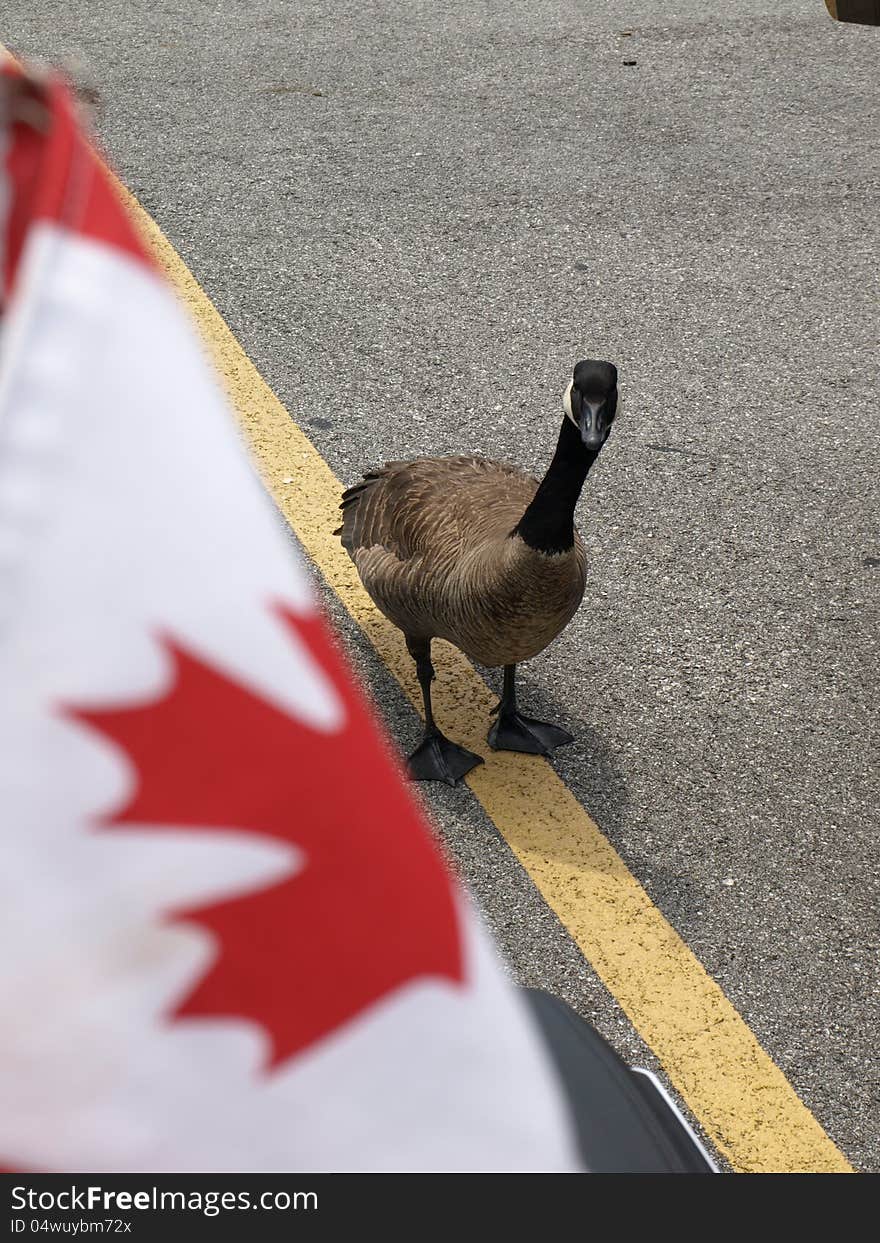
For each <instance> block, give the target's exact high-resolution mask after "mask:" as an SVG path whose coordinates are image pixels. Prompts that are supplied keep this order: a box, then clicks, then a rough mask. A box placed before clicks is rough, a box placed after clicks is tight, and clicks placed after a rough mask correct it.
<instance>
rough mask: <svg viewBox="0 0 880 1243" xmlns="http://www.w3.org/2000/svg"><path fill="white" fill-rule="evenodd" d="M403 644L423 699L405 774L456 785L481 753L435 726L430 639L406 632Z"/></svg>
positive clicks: (478, 762) (481, 759) (415, 779)
mask: <svg viewBox="0 0 880 1243" xmlns="http://www.w3.org/2000/svg"><path fill="white" fill-rule="evenodd" d="M406 646H407V648H408V649H409V654H410V656H412V658H413V660H414V661H415V662H416V673H417V674H418V679H419V686H420V687H421V688H422V699H423V700H424V701H425V732H424V734H423V735H422V741H421V742H420V743H419V745H418V746H417V747H416V749H415V751H413V752H412V754H411V755H410V756H409V757H408V760H407V766H408V768H409V775H410V777H412V779H413V781H445V782H446V784H447V785H451V786H454V785H458V783H459V781H460V779H461V778H462V777H463V776H464V775H465V773H469V772H470V771H471V769H472V768H476V766H477V765H478V764H482V763H483V757H482V756H481V755H475V754H474V752H473V751H467V750H465V748H464V747H459V746H458V745H457V744H456V743H454V742H451V741H450V740H449V739H448V738H447V737H446V736H445V735H444V734H441V733H440V730H439V729H438V728H437V725H436V723H435V721H434V713H433V711H432V709H431V682H432V681H433V679H434V676H435V674H434V666H433V665H432V664H431V640H430V639H411V638H410V637H409V635H407V637H406Z"/></svg>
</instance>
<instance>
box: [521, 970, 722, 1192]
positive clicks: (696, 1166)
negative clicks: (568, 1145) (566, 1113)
mask: <svg viewBox="0 0 880 1243" xmlns="http://www.w3.org/2000/svg"><path fill="white" fill-rule="evenodd" d="M521 991H522V993H523V994H524V995H525V998H526V1001H527V1002H528V1005H529V1008H530V1009H531V1011H532V1013H533V1015H534V1017H535V1019H536V1020H537V1023H538V1026H539V1027H540V1029H541V1032H542V1034H543V1036H544V1039H545V1041H546V1043H547V1045H548V1047H549V1050H550V1053H551V1056H552V1058H553V1061H554V1063H555V1065H556V1069H557V1071H558V1072H559V1075H560V1078H561V1079H562V1083H563V1086H564V1088H565V1094H566V1098H567V1100H568V1104H569V1108H570V1110H571V1114H572V1118H573V1121H574V1125H575V1129H576V1131H577V1136H578V1143H579V1145H580V1150H581V1154H582V1156H583V1160H584V1163H585V1165H586V1168H587V1169H588V1170H589V1171H590V1172H591V1173H594V1174H713V1173H717V1168H716V1166H715V1165H714V1163H713V1161H712V1160H711V1158H710V1157H709V1155H708V1153H706V1151H705V1150H704V1149H703V1147H702V1145H701V1144H700V1142H699V1140H698V1139H697V1137H696V1136H695V1135H694V1133H693V1132H692V1131H691V1129H690V1127H689V1126H688V1125H687V1123H686V1122H685V1120H684V1118H682V1116H681V1115H680V1114H679V1112H678V1110H677V1109H676V1107H675V1106H674V1104H673V1103H672V1101H671V1100H670V1099H669V1098H668V1097H667V1096H666V1094H665V1092H664V1090H663V1089H662V1088H661V1087H660V1085H659V1083H658V1082H657V1081H656V1080H655V1079H654V1078H653V1076H651V1075H650V1074H649V1073H648V1072H647V1071H641V1070H636V1069H633V1068H632V1067H630V1066H627V1064H626V1062H624V1061H623V1060H622V1059H621V1058H620V1057H618V1055H617V1054H616V1053H615V1051H614V1050H613V1049H612V1048H611V1046H610V1045H609V1044H608V1043H607V1041H605V1040H603V1038H602V1037H601V1036H600V1035H599V1033H598V1032H597V1031H596V1030H595V1029H594V1028H593V1027H591V1026H590V1024H589V1023H587V1022H585V1021H584V1020H583V1019H582V1018H581V1017H580V1016H579V1015H578V1014H576V1013H575V1011H574V1010H572V1009H571V1007H570V1006H567V1005H566V1004H565V1002H563V1001H560V1000H559V998H558V997H554V996H552V995H551V994H550V993H545V992H543V991H542V990H541V989H538V988H524V989H522V990H521Z"/></svg>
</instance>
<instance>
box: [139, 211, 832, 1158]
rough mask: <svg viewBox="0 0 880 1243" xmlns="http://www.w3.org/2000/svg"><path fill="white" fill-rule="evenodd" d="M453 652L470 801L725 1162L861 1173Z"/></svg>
mask: <svg viewBox="0 0 880 1243" xmlns="http://www.w3.org/2000/svg"><path fill="white" fill-rule="evenodd" d="M120 192H121V194H122V196H123V198H124V200H125V202H126V203H127V205H128V207H129V209H130V211H131V213H132V215H133V217H134V219H135V222H136V224H137V225H138V226H139V228H140V230H141V232H142V234H143V236H144V238H145V239H146V242H147V244H148V246H149V247H150V249H151V251H152V253H153V255H154V256H155V258H156V260H157V262H158V264H159V265H160V267H161V268H162V269H163V270H164V271H165V272H166V274H167V276H168V278H169V279H170V281H171V283H172V284H173V285H174V287H175V288H176V289H177V290H178V292H179V294H180V296H181V297H182V299H183V300H184V302H185V303H186V304H187V306H188V307H189V310H190V312H191V314H192V316H193V317H194V319H195V321H196V323H197V325H198V327H199V329H200V331H201V336H202V339H203V341H204V342H205V344H206V346H207V347H208V350H209V352H210V355H211V357H212V358H213V361H214V364H215V366H216V368H217V369H218V370H219V373H220V375H221V377H222V378H223V380H224V382H225V385H226V388H227V391H228V394H229V397H230V399H231V402H232V405H233V408H234V410H235V412H236V414H237V416H238V419H239V422H240V425H241V427H242V430H243V432H244V435H245V438H246V441H247V443H248V445H249V447H250V450H251V453H252V457H253V458H254V459H255V461H256V466H257V469H258V470H259V473H260V475H261V477H262V479H263V482H264V484H265V486H266V487H267V489H268V490H269V492H270V493H271V495H272V496H273V497H274V499H275V502H276V504H277V505H278V507H279V508H280V510H281V512H282V513H283V514H284V516H285V518H286V519H287V521H288V522H289V523H290V526H291V527H292V528H293V530H294V532H295V533H296V535H297V537H298V539H299V540H300V542H301V543H302V545H303V547H304V548H305V550H306V551H307V553H308V554H309V556H310V557H311V558H312V559H313V560H314V561H315V563H316V564H317V566H318V567H319V569H320V570H321V572H322V574H323V576H324V578H325V580H326V581H327V583H328V584H329V585H330V586H331V587H332V588H333V590H334V591H335V592H336V594H337V595H338V596H339V598H340V599H341V601H342V603H343V604H344V605H345V607H346V609H347V610H348V611H349V613H350V614H351V615H352V617H353V618H354V620H355V621H356V622H357V624H358V625H359V626H360V628H361V629H362V630H363V632H364V633H365V635H366V636H367V637H368V639H369V640H370V642H371V643H372V644H373V645H374V647H375V648H376V650H377V652H378V653H379V655H380V657H381V658H382V660H383V661H384V662H385V664H386V665H387V666H388V668H389V669H390V670H391V672H392V673H393V674H394V676H395V677H396V678H397V680H398V682H399V683H400V684H401V686H402V687H403V689H404V691H405V692H406V694H407V695H408V696H409V698H410V699H411V701H412V702H413V703H414V704H415V705H416V707H420V705H421V696H420V694H419V691H418V685H417V683H416V680H415V677H414V671H413V662H412V660H411V659H410V657H409V655H408V654H407V652H406V648H405V646H404V643H403V639H402V636H401V635H400V633H399V632H398V631H397V630H396V629H395V628H394V627H393V626H392V625H391V624H390V623H389V622H387V621H386V620H385V618H384V617H382V616H381V614H379V613H378V612H377V610H376V609H375V607H374V605H373V603H372V601H371V600H370V599H369V597H368V596H367V594H366V592H365V591H364V589H363V587H362V585H361V583H360V580H359V578H358V576H357V573H356V571H355V569H354V566H353V565H352V563H351V561H350V560H349V558H348V556H347V555H346V553H345V552H344V551H343V549H342V547H341V545H340V543H339V540H338V538H336V537H334V536H333V535H332V534H331V532H332V531H333V529H334V527H335V526H336V525H337V524H338V520H339V519H338V505H339V495H340V491H341V488H342V485H341V484H340V482H339V480H337V479H336V477H335V476H334V475H333V472H332V471H331V470H330V467H329V466H328V465H327V463H326V462H325V461H324V459H323V458H322V457H321V456H320V454H319V453H318V451H317V450H316V449H315V447H314V446H313V445H312V443H311V441H310V440H309V439H308V438H307V437H306V436H305V434H304V433H303V432H302V431H301V430H300V428H299V427H298V426H297V425H296V424H295V423H294V421H293V419H292V418H291V416H290V415H289V414H288V412H287V410H286V409H285V408H284V406H282V404H281V402H280V401H279V400H278V398H277V397H276V396H275V394H274V393H273V392H272V391H271V389H270V388H269V386H268V385H267V384H266V382H265V381H264V380H263V378H262V377H261V376H260V374H259V373H258V372H257V370H256V368H255V367H254V365H253V363H252V362H251V361H250V359H249V358H248V357H247V355H246V354H245V353H244V351H243V350H242V348H241V346H240V345H239V344H238V342H237V340H236V339H235V337H234V336H233V334H232V333H231V332H230V330H229V328H228V327H227V325H226V323H225V322H224V320H223V319H222V317H221V316H220V314H219V312H218V311H217V309H216V308H215V307H214V305H213V304H212V303H211V301H210V299H209V298H208V296H207V294H205V292H204V291H203V290H202V289H201V287H200V286H199V285H198V283H197V282H196V280H195V278H194V277H193V275H192V273H191V272H190V271H189V269H188V268H187V267H186V265H185V264H184V262H183V261H182V259H181V258H180V257H179V255H178V254H177V253H176V251H175V250H174V248H173V247H172V245H171V243H170V242H169V241H168V240H167V238H165V236H164V235H163V233H162V232H161V230H160V229H159V228H158V226H157V225H156V223H155V222H154V221H153V220H152V219H151V217H150V216H148V215H147V213H146V212H145V211H144V210H143V208H142V207H141V206H140V205H139V204H138V202H137V201H136V200H135V199H134V198H133V197H132V196H131V195H130V194H129V193H128V191H126V190H125V189H124V188H122V187H120ZM288 480H292V482H288ZM438 646H440V647H441V648H442V650H441V651H440V652H439V653H438V656H439V660H438V664H439V665H440V666H441V668H442V676H441V678H440V679H439V681H438V693H437V695H436V700H437V712H436V715H437V719H438V723H439V724H440V725H441V727H442V728H443V730H444V732H447V733H448V734H449V735H450V736H451V737H453V738H455V739H456V740H457V741H459V742H461V743H462V744H463V745H464V746H466V747H468V748H469V749H470V750H473V751H477V752H479V753H480V754H482V755H484V756H485V757H486V763H485V765H484V766H482V767H480V768H477V769H475V770H474V771H473V772H472V773H471V774H470V775H469V777H468V783H469V785H470V787H471V789H472V790H473V792H474V794H475V795H476V797H477V798H478V799H479V801H480V802H481V803H482V805H483V807H484V809H485V811H486V813H487V814H488V815H489V817H490V818H491V820H492V821H493V822H494V823H495V825H496V826H497V827H498V829H499V830H500V832H501V833H502V834H503V836H504V837H505V839H506V840H507V842H508V844H509V845H510V847H511V849H512V850H513V851H514V853H515V855H516V857H517V858H518V859H519V861H520V863H521V864H522V865H523V867H524V868H525V869H526V871H527V872H528V874H529V875H530V876H531V878H532V880H533V881H534V883H535V885H536V886H537V888H538V890H539V892H540V893H541V895H542V897H543V898H544V900H545V901H546V902H547V904H548V905H549V906H550V908H551V909H552V910H553V911H554V912H555V913H556V914H557V916H558V917H559V919H560V920H561V921H562V923H563V924H564V926H565V927H566V928H567V929H568V931H569V933H570V935H571V936H572V937H573V938H574V940H575V942H576V943H577V944H578V946H579V947H580V949H581V950H582V952H583V953H584V955H585V956H586V958H587V959H588V961H589V962H590V963H591V964H592V966H593V968H594V969H595V971H596V972H597V974H598V975H599V976H600V977H601V979H602V980H603V982H604V983H605V985H606V986H607V988H608V989H609V990H610V992H611V993H612V994H613V995H614V997H615V998H616V999H617V1001H618V1002H619V1003H620V1005H621V1006H622V1007H623V1009H624V1011H625V1012H626V1014H627V1016H628V1018H629V1020H630V1022H631V1023H632V1024H633V1026H634V1027H635V1028H636V1030H637V1031H638V1032H639V1033H640V1034H641V1036H642V1038H643V1039H644V1040H645V1042H646V1043H647V1044H648V1045H649V1046H650V1047H651V1048H652V1049H653V1051H654V1052H655V1053H656V1055H657V1057H658V1058H659V1059H660V1061H661V1063H662V1065H663V1068H664V1071H665V1072H666V1074H667V1075H668V1077H669V1079H670V1081H671V1082H672V1083H673V1084H674V1085H675V1087H676V1088H677V1090H678V1091H679V1092H680V1093H681V1096H682V1097H683V1098H684V1100H685V1101H686V1102H687V1104H688V1106H689V1107H690V1109H691V1110H692V1112H693V1113H694V1115H695V1116H696V1117H697V1118H698V1119H699V1121H700V1123H701V1125H702V1126H703V1127H704V1129H705V1131H706V1133H707V1134H708V1135H709V1136H710V1137H711V1139H712V1141H713V1142H714V1143H715V1144H716V1146H717V1147H718V1149H719V1151H720V1152H722V1153H723V1154H724V1155H725V1156H726V1157H727V1159H728V1160H729V1161H730V1163H731V1165H732V1166H733V1167H734V1168H735V1169H737V1170H742V1171H748V1172H756V1173H757V1172H787V1173H798V1172H823V1171H824V1172H838V1173H844V1172H851V1169H852V1167H851V1166H850V1164H849V1162H848V1161H847V1160H846V1158H845V1157H844V1155H843V1153H842V1152H840V1150H839V1149H838V1148H837V1147H836V1146H835V1145H834V1144H833V1143H832V1141H831V1140H830V1139H829V1138H828V1136H827V1135H826V1134H825V1132H824V1131H823V1130H822V1128H821V1127H820V1125H819V1123H818V1122H817V1121H816V1119H815V1118H814V1117H813V1115H812V1114H811V1113H810V1112H809V1110H808V1109H807V1108H806V1106H805V1105H804V1104H803V1103H802V1102H801V1101H800V1100H799V1098H798V1097H797V1095H796V1094H795V1092H794V1089H793V1088H792V1087H791V1085H790V1084H789V1083H788V1081H787V1080H786V1078H785V1076H784V1075H783V1074H782V1072H781V1071H780V1070H779V1068H778V1067H777V1066H776V1065H775V1064H774V1063H773V1062H772V1060H771V1059H770V1058H769V1057H768V1055H767V1054H766V1053H765V1052H764V1050H763V1049H762V1048H761V1046H760V1045H759V1043H758V1041H757V1040H756V1039H755V1037H754V1035H753V1034H752V1032H751V1031H750V1030H749V1028H748V1026H747V1025H746V1023H745V1022H744V1021H743V1019H742V1018H741V1017H740V1015H739V1014H738V1012H737V1011H736V1010H735V1009H734V1007H733V1006H732V1005H731V1004H730V1002H729V1001H728V1000H727V998H726V997H725V995H724V993H723V992H722V991H721V989H720V988H719V987H718V985H717V984H716V983H715V981H714V980H713V979H712V978H711V977H710V976H709V975H708V974H707V972H706V971H705V969H704V968H703V966H702V965H701V963H700V962H699V961H698V960H697V959H696V958H695V956H694V955H693V954H692V953H691V951H690V949H688V947H687V945H686V944H685V943H684V941H683V940H682V939H681V937H680V936H679V935H678V933H676V932H675V931H674V929H673V928H672V927H671V926H670V925H669V924H668V923H667V922H666V920H665V919H664V918H663V915H662V914H661V913H660V911H659V910H658V909H657V907H656V906H654V904H653V903H652V902H651V900H650V898H649V897H648V895H647V894H646V893H645V891H644V889H643V888H642V887H641V885H640V884H639V883H638V881H637V880H636V878H635V877H634V876H633V875H632V873H631V872H630V871H629V869H628V868H627V867H626V865H625V864H624V862H623V860H622V859H621V858H620V856H619V855H618V854H617V852H616V851H615V850H614V848H613V847H612V845H611V844H610V842H609V841H608V840H607V839H606V838H605V837H604V836H603V834H602V833H601V831H600V830H599V828H598V826H597V825H596V824H595V823H594V821H593V820H592V819H591V818H590V817H589V816H588V815H587V813H586V811H585V810H584V808H583V807H582V806H581V805H580V804H579V803H578V802H577V800H576V799H575V798H574V796H573V795H572V794H571V792H570V791H569V789H568V788H567V786H565V785H564V784H563V782H562V781H561V780H560V779H559V777H558V776H557V775H556V773H555V772H554V771H553V769H552V768H551V766H550V765H549V764H548V763H547V762H546V761H545V760H543V759H538V758H534V757H528V756H518V755H511V754H503V753H494V752H492V751H489V750H488V749H487V747H486V744H485V730H486V718H487V714H488V710H489V708H490V707H491V706H492V705H493V703H494V699H493V697H492V696H491V695H490V693H489V691H488V688H487V687H486V685H485V683H484V682H483V681H482V679H481V678H480V677H479V676H478V674H477V673H476V671H475V670H474V668H473V666H472V665H471V664H470V663H469V662H468V661H467V659H466V658H465V657H464V656H463V655H461V653H460V652H458V651H456V650H455V649H454V648H452V647H450V646H449V645H447V644H441V645H438Z"/></svg>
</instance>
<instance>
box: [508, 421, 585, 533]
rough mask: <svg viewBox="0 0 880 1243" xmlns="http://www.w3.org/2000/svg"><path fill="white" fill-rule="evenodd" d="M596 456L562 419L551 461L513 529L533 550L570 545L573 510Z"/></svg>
mask: <svg viewBox="0 0 880 1243" xmlns="http://www.w3.org/2000/svg"><path fill="white" fill-rule="evenodd" d="M598 456H599V450H598V449H588V448H587V447H586V446H585V445H584V442H583V440H582V439H581V434H580V431H579V430H578V429H577V428H576V427H575V425H574V424H573V423H572V421H571V419H563V420H562V430H561V431H560V433H559V440H558V442H557V444H556V452H555V453H554V454H553V461H552V462H551V463H550V465H549V466H548V468H547V473H546V475H545V476H544V478H543V479H542V480H541V483H540V485H539V486H538V491H537V492H536V493H535V497H534V500H533V501H532V503H531V504H530V505H529V507H528V509H527V510H526V512H525V513H524V514H523V516H522V518H520V520H519V522H518V523H517V525H516V527H515V528H514V533H515V534H516V535H519V536H520V537H521V539H523V540H524V541H525V543H526V544H528V545H529V547H530V548H534V549H535V551H536V552H543V553H560V552H567V551H568V550H569V549H570V548H572V547H573V545H574V510H575V506H576V505H577V503H578V497H579V496H580V494H581V488H583V486H584V480H585V479H586V477H587V472H588V471H589V469H590V467H591V466H592V465H593V463H594V462H595V460H596V458H597V457H598Z"/></svg>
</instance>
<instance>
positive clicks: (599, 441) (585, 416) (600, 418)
mask: <svg viewBox="0 0 880 1243" xmlns="http://www.w3.org/2000/svg"><path fill="white" fill-rule="evenodd" d="M610 427H611V424H610V422H609V421H608V419H607V418H606V416H605V403H604V402H592V401H583V402H581V412H580V417H579V419H578V428H579V429H580V433H581V440H582V441H583V442H584V444H585V446H586V447H587V448H588V449H592V450H594V451H598V450H599V449H601V448H602V446H603V445H604V443H605V441H606V440H607V439H608V432H609V430H610Z"/></svg>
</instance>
